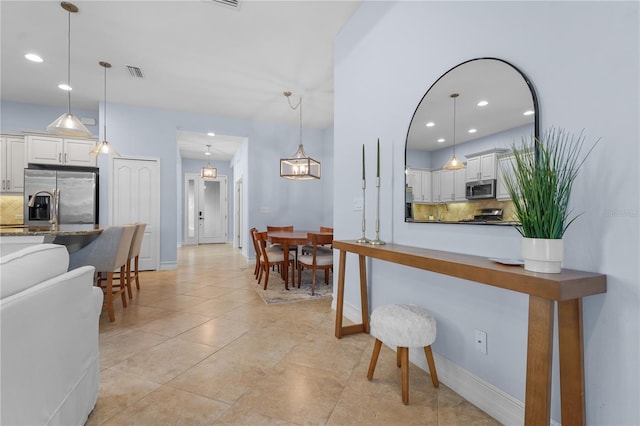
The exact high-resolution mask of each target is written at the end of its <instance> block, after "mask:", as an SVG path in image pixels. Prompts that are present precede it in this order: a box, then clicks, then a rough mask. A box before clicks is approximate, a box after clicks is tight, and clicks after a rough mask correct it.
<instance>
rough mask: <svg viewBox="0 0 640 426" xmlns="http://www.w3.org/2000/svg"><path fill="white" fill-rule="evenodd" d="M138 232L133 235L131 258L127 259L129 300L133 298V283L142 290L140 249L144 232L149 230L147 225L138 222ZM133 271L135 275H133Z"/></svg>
mask: <svg viewBox="0 0 640 426" xmlns="http://www.w3.org/2000/svg"><path fill="white" fill-rule="evenodd" d="M135 226H136V230H135V232H134V234H133V239H132V241H131V248H130V250H129V256H128V258H127V291H128V292H129V299H131V298H132V297H133V296H132V294H131V282H132V280H135V282H136V289H138V290H140V278H139V272H140V269H139V260H140V248H141V247H142V239H143V238H144V230H145V229H146V228H147V224H146V223H142V222H138V223H136V224H135ZM132 261H133V270H132V268H131V262H132ZM132 271H133V275H132Z"/></svg>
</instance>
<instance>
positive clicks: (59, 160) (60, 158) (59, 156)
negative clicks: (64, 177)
mask: <svg viewBox="0 0 640 426" xmlns="http://www.w3.org/2000/svg"><path fill="white" fill-rule="evenodd" d="M58 163H60V164H62V153H61V152H60V153H58Z"/></svg>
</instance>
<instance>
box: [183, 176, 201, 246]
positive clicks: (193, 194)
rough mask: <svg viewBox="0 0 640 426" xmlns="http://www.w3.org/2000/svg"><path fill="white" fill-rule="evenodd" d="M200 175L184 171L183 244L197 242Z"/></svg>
mask: <svg viewBox="0 0 640 426" xmlns="http://www.w3.org/2000/svg"><path fill="white" fill-rule="evenodd" d="M199 181H200V175H198V174H195V173H185V177H184V231H183V232H184V233H183V237H182V243H183V244H184V245H195V244H198V192H199V191H200V186H199V185H198V182H199Z"/></svg>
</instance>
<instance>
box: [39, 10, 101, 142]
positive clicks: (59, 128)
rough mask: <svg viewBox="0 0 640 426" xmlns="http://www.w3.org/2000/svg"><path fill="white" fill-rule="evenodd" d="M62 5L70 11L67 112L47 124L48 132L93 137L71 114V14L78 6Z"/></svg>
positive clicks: (68, 26)
mask: <svg viewBox="0 0 640 426" xmlns="http://www.w3.org/2000/svg"><path fill="white" fill-rule="evenodd" d="M60 6H62V8H63V9H64V10H66V11H67V12H68V25H67V88H66V90H67V112H65V113H64V114H62V115H61V116H60V117H58V118H56V119H55V120H54V121H53V122H52V123H51V124H49V125H48V126H47V133H53V134H54V135H61V136H78V137H91V132H90V131H89V130H88V129H87V128H86V127H84V124H82V123H81V122H80V120H78V118H77V117H76V116H75V115H73V114H71V14H72V13H77V12H78V8H77V7H76V5H74V4H72V3H67V2H62V3H60Z"/></svg>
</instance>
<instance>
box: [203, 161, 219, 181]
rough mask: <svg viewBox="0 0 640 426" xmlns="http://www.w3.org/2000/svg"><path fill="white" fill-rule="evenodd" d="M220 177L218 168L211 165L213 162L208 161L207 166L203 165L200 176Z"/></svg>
mask: <svg viewBox="0 0 640 426" xmlns="http://www.w3.org/2000/svg"><path fill="white" fill-rule="evenodd" d="M217 177H218V169H216V168H215V167H211V164H209V163H208V162H207V166H206V167H203V168H202V169H201V170H200V178H202V179H204V178H211V179H214V178H217Z"/></svg>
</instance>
